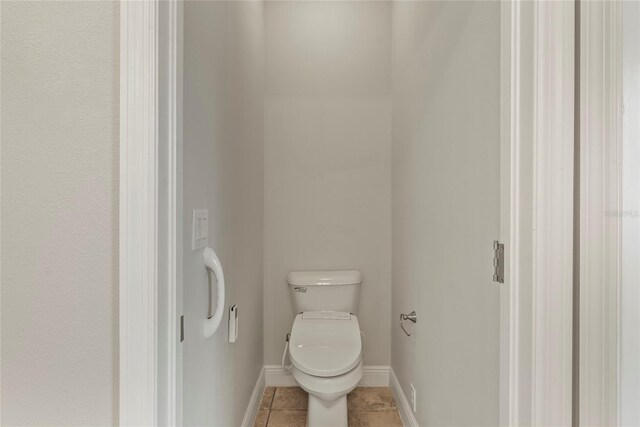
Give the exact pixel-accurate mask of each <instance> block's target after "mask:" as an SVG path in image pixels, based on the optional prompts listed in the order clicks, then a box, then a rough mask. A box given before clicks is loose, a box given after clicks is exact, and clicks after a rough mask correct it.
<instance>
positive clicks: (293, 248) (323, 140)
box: [264, 1, 391, 365]
mask: <svg viewBox="0 0 640 427" xmlns="http://www.w3.org/2000/svg"><path fill="white" fill-rule="evenodd" d="M265 8H266V11H265V13H266V15H265V16H266V19H265V26H266V27H265V34H266V35H265V39H266V94H265V119H264V123H265V129H264V134H265V181H264V188H265V217H264V225H265V230H264V231H265V234H264V235H265V241H264V244H265V246H264V248H265V252H264V290H265V294H264V295H265V299H264V312H265V318H264V352H265V364H280V358H281V356H282V350H283V345H284V337H285V334H286V333H287V332H289V331H290V330H291V324H292V321H293V314H294V313H293V309H292V307H291V303H290V298H289V291H288V286H287V283H286V276H287V273H288V272H289V271H291V270H310V269H321V270H322V269H358V270H360V271H362V273H363V275H364V283H363V288H362V293H361V298H360V311H359V313H358V317H359V319H360V326H361V328H362V329H363V330H364V332H365V333H366V342H365V347H364V363H365V364H367V365H388V364H389V362H390V340H389V334H390V330H389V329H390V325H389V321H388V319H389V317H390V305H391V304H390V297H391V284H390V271H391V253H390V249H391V207H390V202H391V192H390V185H391V180H390V179H391V171H390V167H391V164H390V160H391V146H390V143H391V89H390V83H391V80H390V79H391V76H390V68H391V61H390V60H391V57H390V53H391V51H390V48H391V28H390V23H391V22H390V3H388V2H313V1H310V2H277V1H270V2H267V3H266V6H265Z"/></svg>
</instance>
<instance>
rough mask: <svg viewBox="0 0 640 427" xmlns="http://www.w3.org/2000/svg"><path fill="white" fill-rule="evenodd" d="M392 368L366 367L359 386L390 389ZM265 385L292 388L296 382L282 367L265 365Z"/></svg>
mask: <svg viewBox="0 0 640 427" xmlns="http://www.w3.org/2000/svg"><path fill="white" fill-rule="evenodd" d="M390 372H391V367H390V366H374V365H372V366H365V367H364V373H363V375H362V380H360V383H359V384H358V385H359V386H360V387H388V386H389V378H390V376H389V374H390ZM264 374H265V384H266V385H268V386H280V387H291V386H295V385H297V384H296V380H295V379H294V378H293V375H291V373H290V372H288V371H286V370H284V369H282V366H280V365H265V367H264Z"/></svg>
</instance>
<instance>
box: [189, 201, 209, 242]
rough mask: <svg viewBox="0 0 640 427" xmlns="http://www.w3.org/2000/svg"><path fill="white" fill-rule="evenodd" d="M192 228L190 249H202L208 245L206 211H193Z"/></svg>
mask: <svg viewBox="0 0 640 427" xmlns="http://www.w3.org/2000/svg"><path fill="white" fill-rule="evenodd" d="M191 228H192V242H193V244H192V245H191V248H192V249H193V250H194V251H195V250H196V249H200V248H204V247H206V246H207V245H208V244H209V211H208V210H207V209H194V210H193V222H192V224H191Z"/></svg>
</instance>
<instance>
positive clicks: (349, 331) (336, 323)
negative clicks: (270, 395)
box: [289, 311, 362, 377]
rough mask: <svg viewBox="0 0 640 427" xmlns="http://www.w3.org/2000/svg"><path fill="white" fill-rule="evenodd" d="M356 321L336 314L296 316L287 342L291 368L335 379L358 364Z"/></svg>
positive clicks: (349, 315)
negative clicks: (292, 366)
mask: <svg viewBox="0 0 640 427" xmlns="http://www.w3.org/2000/svg"><path fill="white" fill-rule="evenodd" d="M361 352H362V343H361V341H360V325H359V324H358V318H357V317H356V316H355V315H353V314H350V313H343V312H337V311H311V312H305V313H300V314H298V315H297V316H296V320H295V321H294V322H293V329H292V330H291V338H290V341H289V356H290V358H291V362H292V363H293V365H294V366H295V367H296V368H298V369H299V370H301V371H302V372H305V373H307V374H309V375H314V376H317V377H335V376H338V375H342V374H344V373H345V372H349V371H350V370H352V369H353V368H355V367H356V366H357V365H358V363H359V362H360V355H361Z"/></svg>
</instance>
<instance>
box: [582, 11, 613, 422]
mask: <svg viewBox="0 0 640 427" xmlns="http://www.w3.org/2000/svg"><path fill="white" fill-rule="evenodd" d="M622 31H623V29H622V2H621V1H619V0H610V1H597V2H596V1H593V2H582V3H581V6H580V39H581V40H580V101H581V102H580V107H579V108H580V116H581V122H580V151H581V152H580V176H581V179H580V194H581V198H580V254H579V256H580V284H579V289H580V291H579V292H580V301H579V303H580V331H579V334H580V339H579V353H578V356H579V376H578V378H579V379H578V381H579V383H578V385H579V402H580V404H579V419H580V424H581V425H618V422H619V415H620V414H619V411H620V408H619V384H620V380H619V369H620V367H619V348H620V347H619V345H620V344H619V333H620V329H619V328H620V323H619V322H620V319H619V303H620V285H621V283H620V281H621V272H620V257H621V243H622V234H621V233H622V218H621V216H620V213H621V212H622V198H621V197H622V195H621V192H620V188H621V185H622V158H621V155H622V72H623V70H622Z"/></svg>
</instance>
